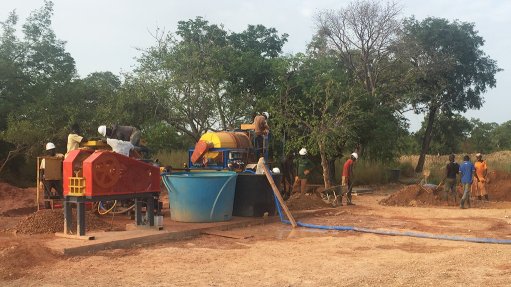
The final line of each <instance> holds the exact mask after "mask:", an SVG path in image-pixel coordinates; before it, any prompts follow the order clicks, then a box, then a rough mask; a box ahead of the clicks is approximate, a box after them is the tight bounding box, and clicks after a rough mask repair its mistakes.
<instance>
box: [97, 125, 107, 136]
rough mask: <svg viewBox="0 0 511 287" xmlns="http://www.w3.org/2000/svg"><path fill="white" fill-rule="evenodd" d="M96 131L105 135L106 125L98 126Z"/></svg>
mask: <svg viewBox="0 0 511 287" xmlns="http://www.w3.org/2000/svg"><path fill="white" fill-rule="evenodd" d="M98 133H99V134H100V135H102V136H104V137H105V136H106V126H99V127H98Z"/></svg>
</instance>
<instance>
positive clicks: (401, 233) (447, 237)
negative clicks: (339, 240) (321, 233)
mask: <svg viewBox="0 0 511 287" xmlns="http://www.w3.org/2000/svg"><path fill="white" fill-rule="evenodd" d="M274 197H275V204H276V206H277V211H278V213H279V216H280V221H281V222H282V223H285V224H291V222H289V220H286V219H284V218H283V216H282V211H281V207H280V204H279V201H278V200H277V198H276V196H274ZM296 224H297V225H298V226H300V227H306V228H315V229H323V230H339V231H356V232H363V233H372V234H379V235H392V236H409V237H417V238H428V239H440V240H451V241H466V242H475V243H493V244H511V239H498V238H485V237H482V238H481V237H464V236H457V235H443V234H431V233H423V232H411V231H396V230H380V229H370V228H364V227H356V226H342V225H337V226H331V225H318V224H310V223H303V222H301V221H297V222H296Z"/></svg>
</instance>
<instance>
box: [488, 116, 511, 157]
mask: <svg viewBox="0 0 511 287" xmlns="http://www.w3.org/2000/svg"><path fill="white" fill-rule="evenodd" d="M491 138H493V139H494V141H495V149H496V150H510V149H511V121H507V122H505V123H502V124H500V125H498V126H497V127H495V129H494V130H493V134H492V135H491Z"/></svg>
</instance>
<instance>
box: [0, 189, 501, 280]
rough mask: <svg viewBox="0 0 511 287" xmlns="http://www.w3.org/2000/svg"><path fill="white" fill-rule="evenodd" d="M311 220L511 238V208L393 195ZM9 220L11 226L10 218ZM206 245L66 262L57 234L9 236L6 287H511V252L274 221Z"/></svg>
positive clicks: (0, 258)
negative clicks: (393, 202)
mask: <svg viewBox="0 0 511 287" xmlns="http://www.w3.org/2000/svg"><path fill="white" fill-rule="evenodd" d="M399 188H400V187H394V189H393V190H388V189H387V190H381V191H379V192H377V193H376V194H373V195H363V196H358V197H354V202H355V203H356V204H357V205H356V206H349V207H347V206H342V207H339V208H336V209H329V210H324V211H322V212H318V213H317V214H316V215H315V216H311V217H308V218H304V219H301V221H303V222H308V223H318V224H328V225H355V226H360V227H369V228H384V229H392V230H411V231H417V232H418V231H420V232H430V233H436V234H452V235H463V236H470V237H496V238H501V239H511V202H491V203H488V204H484V206H481V207H484V208H472V209H466V210H460V209H459V208H456V207H449V206H440V207H390V206H383V205H380V204H378V202H379V201H381V200H382V199H383V198H384V197H385V194H389V193H391V192H393V191H395V190H397V189H399ZM0 224H1V221H0ZM229 232H230V233H232V235H243V236H251V237H250V238H248V239H229V238H222V237H218V236H210V235H208V236H206V235H205V236H202V237H199V238H196V239H192V240H187V241H179V242H168V243H164V244H159V245H151V246H141V247H138V248H133V249H128V250H110V251H103V252H100V253H97V254H94V255H90V256H78V257H64V256H60V255H56V254H53V253H51V252H50V251H49V250H47V249H46V248H44V247H42V246H43V245H44V242H45V241H47V240H49V238H51V236H50V235H44V234H43V235H17V236H13V235H12V234H10V233H7V232H4V233H0V284H1V286H145V285H151V286H276V285H279V286H361V285H370V286H374V285H377V286H380V285H386V286H409V285H419V286H424V285H425V286H430V285H444V286H451V285H471V286H481V285H486V286H509V278H511V259H510V258H511V246H509V245H495V244H477V243H466V242H454V241H445V240H432V239H419V238H411V237H397V236H380V235H372V234H362V233H355V232H334V231H320V230H312V229H302V228H300V229H297V230H294V231H293V230H291V228H290V227H289V226H286V225H283V224H269V225H263V226H255V227H250V228H244V229H236V230H232V231H229Z"/></svg>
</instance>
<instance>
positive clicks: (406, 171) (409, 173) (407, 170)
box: [399, 161, 415, 177]
mask: <svg viewBox="0 0 511 287" xmlns="http://www.w3.org/2000/svg"><path fill="white" fill-rule="evenodd" d="M399 169H400V170H401V176H403V177H415V169H414V167H413V164H412V163H411V162H410V161H404V162H401V163H400V164H399Z"/></svg>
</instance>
